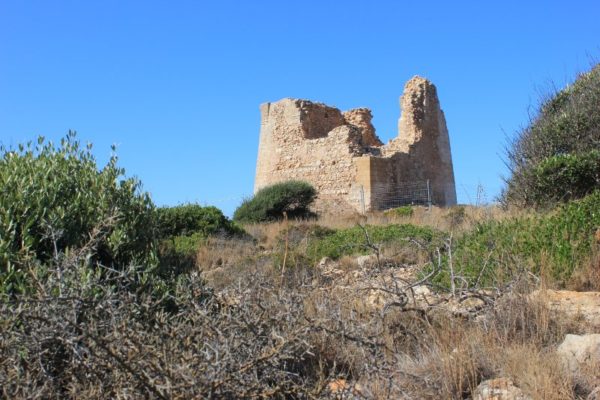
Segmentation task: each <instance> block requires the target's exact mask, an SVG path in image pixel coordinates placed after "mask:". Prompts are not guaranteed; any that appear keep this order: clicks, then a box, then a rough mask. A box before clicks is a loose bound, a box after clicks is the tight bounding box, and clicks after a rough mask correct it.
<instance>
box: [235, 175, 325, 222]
mask: <svg viewBox="0 0 600 400" xmlns="http://www.w3.org/2000/svg"><path fill="white" fill-rule="evenodd" d="M316 195H317V192H316V190H315V188H314V187H312V186H311V185H310V184H308V183H306V182H301V181H288V182H282V183H276V184H274V185H271V186H267V187H264V188H262V189H261V190H259V191H258V192H257V193H256V194H255V195H254V197H252V198H250V199H247V200H244V201H243V202H242V204H241V205H240V206H239V207H238V209H237V210H235V213H234V214H233V219H234V221H238V222H242V223H253V222H268V221H277V220H281V219H283V218H284V213H287V216H288V217H289V218H311V217H313V216H314V214H313V213H312V212H311V211H310V209H309V207H310V205H311V204H312V202H313V201H314V200H315V197H316Z"/></svg>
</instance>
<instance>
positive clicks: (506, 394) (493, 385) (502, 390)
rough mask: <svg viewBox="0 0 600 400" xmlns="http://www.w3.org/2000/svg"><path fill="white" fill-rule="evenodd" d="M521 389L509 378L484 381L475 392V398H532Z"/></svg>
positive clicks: (485, 399) (515, 399)
mask: <svg viewBox="0 0 600 400" xmlns="http://www.w3.org/2000/svg"><path fill="white" fill-rule="evenodd" d="M530 399H531V397H529V396H527V395H525V394H524V393H523V391H522V390H521V389H519V388H518V387H516V386H515V385H514V383H513V382H512V381H511V380H510V379H508V378H497V379H489V380H487V381H483V382H481V383H480V384H479V386H477V388H476V389H475V392H474V393H473V400H530Z"/></svg>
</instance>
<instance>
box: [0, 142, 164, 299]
mask: <svg viewBox="0 0 600 400" xmlns="http://www.w3.org/2000/svg"><path fill="white" fill-rule="evenodd" d="M0 152H1V153H2V154H1V158H0V187H1V188H2V190H1V191H0V279H1V280H2V282H3V283H4V285H2V289H4V290H9V291H10V290H13V289H14V290H16V289H17V288H15V287H13V286H14V284H15V283H16V282H19V281H20V280H22V279H21V278H23V274H25V272H24V271H23V267H24V265H27V264H29V263H30V262H31V261H39V262H42V263H43V262H47V261H48V260H50V259H53V258H55V257H57V256H58V255H59V254H60V253H62V252H65V251H68V249H74V248H80V247H82V246H84V245H85V244H86V243H87V242H89V241H90V235H92V233H93V232H94V231H95V235H96V237H97V240H98V242H97V243H95V245H94V246H93V248H90V249H89V252H90V253H89V258H90V261H94V262H100V263H102V264H104V265H109V266H120V267H124V266H127V265H130V264H132V263H137V264H152V263H154V261H155V259H156V257H155V256H156V254H155V251H154V237H155V229H154V223H153V221H154V218H153V208H154V206H153V204H152V201H151V200H150V197H149V195H148V194H147V193H143V192H141V184H140V182H139V181H138V180H136V179H132V178H129V179H125V178H124V173H125V171H124V170H123V169H122V168H120V167H118V166H117V158H116V157H115V156H113V157H111V159H110V160H109V161H108V163H107V165H106V166H104V168H102V169H100V170H99V169H98V167H97V165H96V160H95V159H94V157H93V155H92V154H91V145H88V146H87V147H85V148H82V147H81V145H80V143H79V142H78V141H77V140H76V134H75V133H74V132H69V134H68V135H67V136H66V137H65V138H64V139H63V140H62V141H61V145H60V146H59V147H55V146H54V145H53V144H52V143H48V142H45V140H44V139H43V138H40V139H39V140H38V142H37V146H34V145H33V144H32V143H28V144H27V145H20V146H18V149H16V150H12V149H6V148H4V147H1V148H0ZM11 285H12V286H11Z"/></svg>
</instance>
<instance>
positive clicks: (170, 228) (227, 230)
mask: <svg viewBox="0 0 600 400" xmlns="http://www.w3.org/2000/svg"><path fill="white" fill-rule="evenodd" d="M156 215H157V221H158V232H159V237H161V238H169V237H172V236H188V235H192V234H196V233H200V234H202V235H203V236H204V237H207V236H210V235H216V234H224V235H234V234H239V233H241V232H242V230H241V229H240V228H238V227H237V226H235V225H234V224H233V223H232V222H231V221H230V220H229V219H228V218H227V217H226V216H225V215H223V212H222V211H221V210H219V209H218V208H216V207H212V206H210V207H202V206H200V205H199V204H184V205H179V206H175V207H160V208H158V209H157V210H156Z"/></svg>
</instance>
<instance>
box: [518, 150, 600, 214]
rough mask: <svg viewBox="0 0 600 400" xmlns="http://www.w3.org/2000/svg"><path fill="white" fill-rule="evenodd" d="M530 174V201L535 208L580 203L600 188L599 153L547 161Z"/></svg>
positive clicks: (594, 151)
mask: <svg viewBox="0 0 600 400" xmlns="http://www.w3.org/2000/svg"><path fill="white" fill-rule="evenodd" d="M530 174H531V176H529V177H528V179H529V180H530V181H531V191H530V193H528V198H529V199H530V200H531V201H532V202H533V203H534V204H537V205H545V204H547V203H550V204H552V203H555V202H559V201H569V200H572V199H579V198H582V197H585V196H586V195H588V194H590V193H591V192H593V191H594V190H596V189H599V188H600V151H598V150H592V151H589V152H586V153H581V154H560V155H557V156H553V157H548V158H546V159H545V160H542V161H541V162H540V163H539V164H538V165H536V166H535V167H534V168H532V171H531V172H530Z"/></svg>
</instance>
